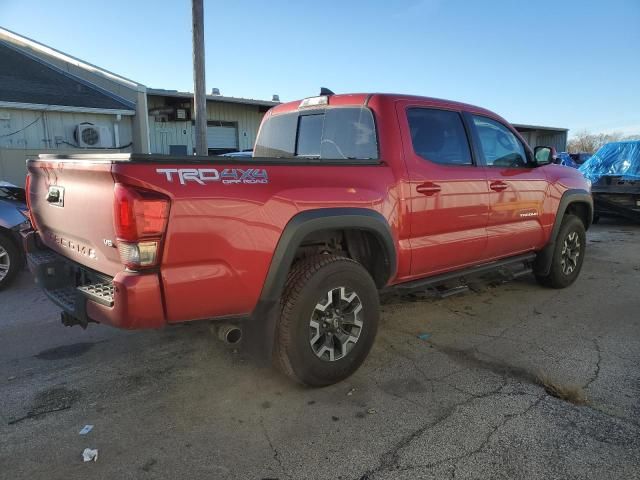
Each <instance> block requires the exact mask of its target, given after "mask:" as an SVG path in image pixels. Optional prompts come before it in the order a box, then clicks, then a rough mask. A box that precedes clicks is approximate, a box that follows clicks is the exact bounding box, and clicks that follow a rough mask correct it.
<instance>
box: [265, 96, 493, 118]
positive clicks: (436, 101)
mask: <svg viewBox="0 0 640 480" xmlns="http://www.w3.org/2000/svg"><path fill="white" fill-rule="evenodd" d="M318 96H321V95H318ZM308 98H314V97H308ZM374 98H375V99H380V100H383V101H391V102H396V101H402V100H405V101H406V100H409V101H411V100H414V101H416V102H420V103H426V104H429V105H430V106H433V107H441V108H449V109H457V110H467V111H471V112H476V113H481V114H484V115H488V116H491V117H498V118H500V117H499V116H498V115H496V114H495V113H494V112H492V111H490V110H487V109H485V108H481V107H477V106H475V105H471V104H468V103H463V102H456V101H453V100H445V99H442V98H434V97H423V96H419V95H405V94H399V93H342V94H334V95H329V96H328V105H330V106H346V105H353V106H360V105H367V104H368V103H369V102H370V101H371V100H372V99H374ZM300 102H301V100H294V101H291V102H287V103H281V104H280V105H277V106H275V107H273V108H272V109H271V113H272V114H276V115H277V114H280V113H287V112H293V111H297V110H298V108H299V106H300Z"/></svg>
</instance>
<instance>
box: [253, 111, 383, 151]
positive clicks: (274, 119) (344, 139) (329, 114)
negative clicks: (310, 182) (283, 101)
mask: <svg viewBox="0 0 640 480" xmlns="http://www.w3.org/2000/svg"><path fill="white" fill-rule="evenodd" d="M254 156H256V157H275V158H318V159H345V160H377V159H378V142H377V135H376V127H375V122H374V120H373V114H372V113H371V111H370V110H369V109H368V108H365V107H333V108H332V107H328V108H325V109H313V110H300V111H296V112H290V113H283V114H279V115H272V116H270V117H268V118H267V119H266V120H265V121H264V123H263V125H262V127H261V128H260V133H259V134H258V138H257V140H256V145H255V149H254Z"/></svg>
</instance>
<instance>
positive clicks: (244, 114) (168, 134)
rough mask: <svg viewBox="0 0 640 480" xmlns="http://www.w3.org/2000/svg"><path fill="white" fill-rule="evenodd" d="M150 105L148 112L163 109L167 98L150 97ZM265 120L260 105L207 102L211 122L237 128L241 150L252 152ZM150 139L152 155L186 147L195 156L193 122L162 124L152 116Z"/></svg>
mask: <svg viewBox="0 0 640 480" xmlns="http://www.w3.org/2000/svg"><path fill="white" fill-rule="evenodd" d="M147 102H148V108H149V109H154V108H160V107H164V106H166V103H167V102H166V99H165V97H159V96H149V98H148V100H147ZM187 102H188V100H187ZM191 111H192V112H193V108H191ZM263 116H264V113H262V112H260V107H259V106H257V105H243V104H235V103H224V102H212V101H208V102H207V120H208V121H215V120H220V121H225V122H234V123H236V124H237V125H238V148H239V150H246V149H250V148H253V144H254V143H255V141H256V136H257V135H258V128H260V122H261V121H262V117H263ZM149 137H150V142H151V152H152V153H161V154H168V153H169V145H187V151H188V152H192V151H193V147H194V142H195V136H194V129H193V125H192V124H191V121H181V122H162V121H158V118H157V117H153V116H149Z"/></svg>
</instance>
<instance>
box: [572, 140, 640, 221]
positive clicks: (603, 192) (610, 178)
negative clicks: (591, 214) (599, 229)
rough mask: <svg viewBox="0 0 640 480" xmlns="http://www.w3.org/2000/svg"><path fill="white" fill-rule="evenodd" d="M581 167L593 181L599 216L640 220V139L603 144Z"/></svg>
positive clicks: (593, 192)
mask: <svg viewBox="0 0 640 480" xmlns="http://www.w3.org/2000/svg"><path fill="white" fill-rule="evenodd" d="M579 170H580V171H581V172H582V173H583V175H584V176H585V177H586V178H587V179H589V180H590V181H591V183H592V187H591V192H592V195H593V202H594V207H595V215H596V219H597V217H598V216H615V217H623V218H626V219H628V220H632V221H634V222H639V223H640V141H630V142H613V143H607V144H606V145H603V146H602V147H601V148H600V149H599V150H598V151H597V152H596V153H594V154H593V156H592V157H591V158H590V159H589V160H587V161H586V162H585V163H584V164H582V165H581V166H580V168H579Z"/></svg>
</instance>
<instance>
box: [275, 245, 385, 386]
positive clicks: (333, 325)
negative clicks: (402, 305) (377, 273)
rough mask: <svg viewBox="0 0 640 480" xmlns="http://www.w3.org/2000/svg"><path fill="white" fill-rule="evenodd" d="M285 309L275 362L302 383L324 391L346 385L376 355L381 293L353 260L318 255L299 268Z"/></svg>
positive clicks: (286, 295)
mask: <svg viewBox="0 0 640 480" xmlns="http://www.w3.org/2000/svg"><path fill="white" fill-rule="evenodd" d="M281 307H282V310H281V317H280V321H279V323H278V327H277V331H276V349H275V363H276V365H277V366H278V368H279V369H280V370H281V371H282V372H284V373H285V374H286V375H288V376H289V377H291V378H292V379H293V380H295V381H297V382H300V383H303V384H305V385H309V386H314V387H320V386H325V385H331V384H333V383H337V382H339V381H341V380H344V379H345V378H347V377H348V376H349V375H351V374H352V373H353V372H355V371H356V370H357V369H358V367H359V366H360V365H361V364H362V362H363V361H364V359H365V358H366V356H367V354H368V353H369V350H371V346H372V345H373V341H374V339H375V336H376V331H377V328H378V318H379V300H378V290H377V288H376V285H375V283H374V281H373V279H372V278H371V276H370V275H369V273H368V272H367V271H366V270H365V269H364V267H362V265H360V264H359V263H357V262H355V261H353V260H351V259H349V258H345V257H340V256H337V255H318V256H315V257H312V258H309V259H306V260H303V261H301V262H300V263H298V264H296V265H295V266H294V267H293V268H292V269H291V272H290V273H289V276H288V279H287V284H286V286H285V291H284V294H283V297H282V301H281Z"/></svg>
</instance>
